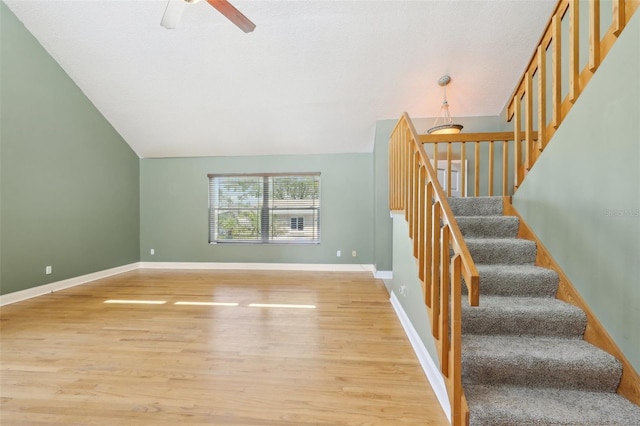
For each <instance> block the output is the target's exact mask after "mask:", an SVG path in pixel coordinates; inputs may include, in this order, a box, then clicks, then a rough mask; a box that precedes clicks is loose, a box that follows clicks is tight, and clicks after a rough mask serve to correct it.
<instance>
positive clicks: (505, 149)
mask: <svg viewBox="0 0 640 426" xmlns="http://www.w3.org/2000/svg"><path fill="white" fill-rule="evenodd" d="M508 180H509V141H502V196H503V197H506V196H507V195H509V194H508V183H507V182H508Z"/></svg>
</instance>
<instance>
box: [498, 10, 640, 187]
mask: <svg viewBox="0 0 640 426" xmlns="http://www.w3.org/2000/svg"><path fill="white" fill-rule="evenodd" d="M608 4H611V10H610V11H608V10H606V9H605V8H607V5H608ZM583 7H587V8H588V10H587V13H583V14H582V15H583V16H584V15H585V14H586V15H588V26H589V29H588V31H580V24H581V23H582V24H585V22H584V21H587V19H583V20H582V22H581V20H580V16H581V13H580V9H581V8H583ZM639 7H640V1H639V0H611V1H602V2H601V1H600V0H588V2H586V1H584V0H560V1H559V2H558V5H557V6H556V9H555V11H554V13H553V14H552V16H551V19H550V20H549V23H548V24H547V27H546V29H545V31H544V33H543V35H542V38H541V40H540V43H538V47H537V48H536V49H535V52H534V54H533V57H532V58H531V61H530V62H529V65H528V66H527V68H526V70H525V72H524V75H523V76H522V78H521V80H520V82H519V84H518V86H517V88H516V90H515V91H514V94H513V96H512V97H511V101H510V103H509V105H508V107H507V117H506V119H507V121H512V120H513V122H514V127H513V128H514V136H513V139H514V140H521V139H522V137H524V140H525V142H524V147H521V148H520V150H521V151H522V153H521V154H516V156H515V169H516V176H515V185H516V187H518V186H520V184H521V183H522V181H523V180H524V178H525V175H526V174H527V172H528V171H529V170H531V167H533V165H534V163H535V162H536V160H537V159H538V157H539V156H540V153H541V152H542V151H543V150H544V149H545V147H546V146H547V144H548V143H549V141H550V140H551V137H552V136H553V134H554V133H555V132H556V130H557V129H558V126H560V123H562V121H563V120H564V118H565V117H566V116H567V114H568V113H569V110H570V109H571V107H572V106H573V104H574V103H575V102H576V100H577V99H578V97H579V96H580V94H581V93H582V91H583V90H584V88H585V87H586V85H587V83H588V82H589V80H591V77H592V76H593V74H594V73H595V72H596V70H597V69H598V67H599V66H600V64H601V63H602V61H603V60H604V58H605V56H606V55H607V53H609V50H610V49H611V47H612V46H613V44H614V42H615V40H616V39H617V37H618V36H619V35H620V33H621V32H622V30H623V29H624V27H625V26H626V25H627V23H628V22H629V20H630V19H631V17H632V16H633V14H634V13H635V11H636V10H637V9H638V8H639ZM609 13H610V14H611V18H610V25H609V26H608V28H607V29H606V30H605V31H604V34H603V35H602V36H601V26H602V25H601V24H606V22H604V21H603V17H604V16H607V17H608V14H609ZM601 21H603V22H601ZM605 21H606V19H605ZM581 36H582V38H583V39H581ZM565 37H566V38H567V40H568V42H566V44H563V39H565ZM584 38H586V39H587V40H584ZM581 45H582V50H581V49H580V46H581ZM563 46H564V48H567V50H568V51H567V52H565V55H564V56H563V52H562V49H563ZM587 46H588V49H587ZM581 52H584V54H583V57H582V58H581V55H580V53H581ZM581 59H582V61H583V62H585V63H586V65H585V66H584V68H583V69H582V71H580V63H581ZM548 67H549V68H550V74H551V75H549V69H548ZM563 81H564V82H565V83H566V84H565V86H566V87H563V84H562V82H563ZM567 82H568V83H567ZM534 90H535V92H536V93H534ZM565 93H566V95H565V96H564V98H563V94H565ZM548 104H549V105H548ZM549 112H550V113H549ZM536 132H537V136H536Z"/></svg>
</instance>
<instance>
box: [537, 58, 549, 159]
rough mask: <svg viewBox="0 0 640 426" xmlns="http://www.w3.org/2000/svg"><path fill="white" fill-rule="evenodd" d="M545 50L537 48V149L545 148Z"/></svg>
mask: <svg viewBox="0 0 640 426" xmlns="http://www.w3.org/2000/svg"><path fill="white" fill-rule="evenodd" d="M546 134H547V49H546V48H543V46H542V45H540V46H538V144H537V145H538V147H539V149H540V151H542V150H543V149H544V148H545V147H546V146H547V139H546Z"/></svg>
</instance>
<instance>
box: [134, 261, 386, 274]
mask: <svg viewBox="0 0 640 426" xmlns="http://www.w3.org/2000/svg"><path fill="white" fill-rule="evenodd" d="M140 268H141V269H244V270H262V271H329V272H332V271H333V272H371V273H375V268H374V266H373V265H361V264H327V263H241V262H238V263H223V262H220V263H218V262H140Z"/></svg>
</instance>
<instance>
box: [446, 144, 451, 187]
mask: <svg viewBox="0 0 640 426" xmlns="http://www.w3.org/2000/svg"><path fill="white" fill-rule="evenodd" d="M447 197H451V143H448V144H447Z"/></svg>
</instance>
